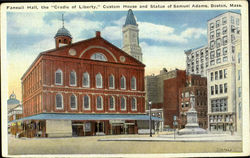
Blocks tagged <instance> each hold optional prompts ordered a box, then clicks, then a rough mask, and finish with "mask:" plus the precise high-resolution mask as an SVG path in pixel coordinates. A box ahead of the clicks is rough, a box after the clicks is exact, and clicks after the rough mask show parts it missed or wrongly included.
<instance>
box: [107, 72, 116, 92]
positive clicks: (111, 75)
mask: <svg viewBox="0 0 250 158" xmlns="http://www.w3.org/2000/svg"><path fill="white" fill-rule="evenodd" d="M110 77H112V79H113V87H111V86H110ZM108 83H109V89H115V77H114V75H113V74H110V75H109V82H108Z"/></svg>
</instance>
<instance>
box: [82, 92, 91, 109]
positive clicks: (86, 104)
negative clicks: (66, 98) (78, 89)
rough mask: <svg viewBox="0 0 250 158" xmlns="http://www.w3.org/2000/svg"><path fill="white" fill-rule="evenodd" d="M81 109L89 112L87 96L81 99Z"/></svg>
mask: <svg viewBox="0 0 250 158" xmlns="http://www.w3.org/2000/svg"><path fill="white" fill-rule="evenodd" d="M83 109H84V110H89V109H90V99H89V96H87V95H85V96H84V97H83Z"/></svg>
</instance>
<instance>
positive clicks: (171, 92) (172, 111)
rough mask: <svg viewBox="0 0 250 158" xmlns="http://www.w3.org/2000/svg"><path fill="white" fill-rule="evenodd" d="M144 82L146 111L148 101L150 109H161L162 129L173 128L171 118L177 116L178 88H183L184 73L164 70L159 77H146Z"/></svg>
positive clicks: (184, 81) (183, 71)
mask: <svg viewBox="0 0 250 158" xmlns="http://www.w3.org/2000/svg"><path fill="white" fill-rule="evenodd" d="M145 81H146V83H145V84H146V88H145V89H146V105H147V106H146V109H148V102H149V101H151V102H152V109H161V108H162V109H163V116H164V128H173V117H174V116H179V88H181V87H184V86H185V83H186V71H185V70H178V69H175V70H172V71H167V70H166V69H165V68H164V69H162V70H161V71H160V74H159V75H156V76H155V75H151V76H146V77H145ZM152 87H153V88H152Z"/></svg>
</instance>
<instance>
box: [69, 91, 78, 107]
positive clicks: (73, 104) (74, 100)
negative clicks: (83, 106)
mask: <svg viewBox="0 0 250 158" xmlns="http://www.w3.org/2000/svg"><path fill="white" fill-rule="evenodd" d="M70 108H71V109H77V98H76V96H75V95H74V94H72V95H71V96H70Z"/></svg>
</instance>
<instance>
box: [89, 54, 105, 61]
mask: <svg viewBox="0 0 250 158" xmlns="http://www.w3.org/2000/svg"><path fill="white" fill-rule="evenodd" d="M90 59H92V60H99V61H107V58H106V56H105V55H104V54H102V53H95V54H93V55H92V56H91V57H90Z"/></svg>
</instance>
